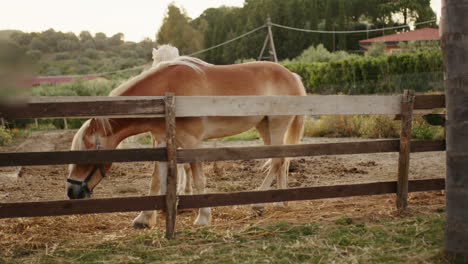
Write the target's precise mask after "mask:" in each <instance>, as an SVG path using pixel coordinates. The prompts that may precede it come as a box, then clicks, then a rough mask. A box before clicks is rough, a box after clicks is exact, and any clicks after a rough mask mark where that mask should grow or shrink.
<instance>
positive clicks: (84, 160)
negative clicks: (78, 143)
mask: <svg viewBox="0 0 468 264" xmlns="http://www.w3.org/2000/svg"><path fill="white" fill-rule="evenodd" d="M165 160H166V150H165V149H164V148H146V149H113V150H109V149H103V150H79V151H55V152H18V153H0V167H5V166H35V165H60V164H72V163H73V164H95V163H110V162H132V161H165ZM17 164H21V165H17Z"/></svg>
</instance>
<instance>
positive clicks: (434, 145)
mask: <svg viewBox="0 0 468 264" xmlns="http://www.w3.org/2000/svg"><path fill="white" fill-rule="evenodd" d="M399 149H400V141H399V140H398V139H390V140H377V141H362V142H343V143H322V144H297V145H284V146H253V147H229V148H200V149H178V150H177V162H178V163H188V162H203V161H221V160H249V159H267V158H279V157H303V156H321V155H345V154H365V153H382V152H398V151H399ZM444 150H445V140H413V141H412V142H411V152H428V151H444ZM134 161H167V156H166V149H165V148H143V149H115V150H85V151H55V152H18V153H0V167H2V166H3V167H5V166H33V165H59V164H72V163H73V164H94V163H110V162H134Z"/></svg>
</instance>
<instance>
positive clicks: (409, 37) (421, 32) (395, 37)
mask: <svg viewBox="0 0 468 264" xmlns="http://www.w3.org/2000/svg"><path fill="white" fill-rule="evenodd" d="M439 39H440V37H439V29H437V28H420V29H416V30H413V31H408V32H401V33H396V34H392V35H386V36H381V37H376V38H370V39H364V40H360V41H359V43H360V44H370V43H372V42H400V41H414V40H439Z"/></svg>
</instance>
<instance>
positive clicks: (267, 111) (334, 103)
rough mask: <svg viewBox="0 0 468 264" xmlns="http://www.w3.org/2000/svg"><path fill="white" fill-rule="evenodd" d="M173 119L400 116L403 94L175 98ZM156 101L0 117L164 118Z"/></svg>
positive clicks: (434, 99)
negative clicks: (200, 117)
mask: <svg viewBox="0 0 468 264" xmlns="http://www.w3.org/2000/svg"><path fill="white" fill-rule="evenodd" d="M175 100H176V102H175V104H176V105H177V108H176V116H177V117H197V116H258V115H358V114H363V115H364V114H388V115H398V114H400V113H401V106H400V103H401V95H390V96H376V95H352V96H341V95H311V96H177V97H176V99H175ZM444 106H445V96H444V95H417V96H416V98H415V103H414V109H415V110H422V109H432V108H442V107H444ZM164 111H165V110H164V98H163V97H158V96H116V97H104V96H94V97H91V96H90V97H80V96H71V97H70V96H67V97H31V98H28V99H27V100H26V99H25V101H24V102H18V103H15V104H12V103H10V104H7V103H0V118H5V119H24V118H53V117H95V116H100V117H141V118H142V117H164V113H165V112H164Z"/></svg>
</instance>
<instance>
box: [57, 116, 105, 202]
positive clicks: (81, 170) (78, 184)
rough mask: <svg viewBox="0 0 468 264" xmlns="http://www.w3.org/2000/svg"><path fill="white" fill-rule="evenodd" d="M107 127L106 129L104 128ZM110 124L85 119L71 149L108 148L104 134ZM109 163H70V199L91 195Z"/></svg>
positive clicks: (68, 188) (68, 187) (68, 190)
mask: <svg viewBox="0 0 468 264" xmlns="http://www.w3.org/2000/svg"><path fill="white" fill-rule="evenodd" d="M106 127H107V129H106ZM109 127H110V126H108V125H107V126H106V125H105V122H103V121H102V120H98V119H94V118H93V119H90V120H88V121H86V122H85V123H84V124H83V125H82V126H81V128H80V129H79V130H78V132H77V133H76V134H75V136H74V138H73V143H72V147H71V150H99V149H106V148H109V141H108V140H106V136H107V135H108V134H109V132H110V129H109ZM110 166H111V163H109V164H70V166H69V168H68V178H67V189H66V191H67V195H68V197H69V198H70V199H82V198H89V197H91V194H92V191H93V189H94V188H95V187H96V185H98V184H99V182H100V181H101V180H102V179H103V178H104V176H105V174H106V171H107V170H109V169H110Z"/></svg>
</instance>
